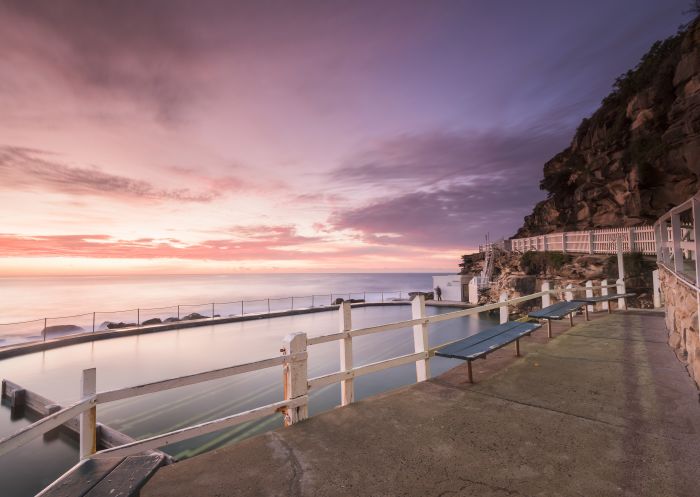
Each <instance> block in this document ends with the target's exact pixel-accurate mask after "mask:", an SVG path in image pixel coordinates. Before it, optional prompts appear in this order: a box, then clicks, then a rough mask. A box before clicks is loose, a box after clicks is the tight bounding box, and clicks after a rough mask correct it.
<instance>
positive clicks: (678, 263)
mask: <svg viewBox="0 0 700 497" xmlns="http://www.w3.org/2000/svg"><path fill="white" fill-rule="evenodd" d="M671 231H672V233H673V269H674V270H675V271H676V272H677V273H682V272H683V251H682V250H681V217H680V215H679V214H671Z"/></svg>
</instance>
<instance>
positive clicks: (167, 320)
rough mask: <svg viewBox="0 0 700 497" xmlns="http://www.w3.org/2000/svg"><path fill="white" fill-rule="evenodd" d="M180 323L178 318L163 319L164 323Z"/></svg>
mask: <svg viewBox="0 0 700 497" xmlns="http://www.w3.org/2000/svg"><path fill="white" fill-rule="evenodd" d="M178 321H180V320H179V319H178V318H165V320H164V321H163V322H164V323H177V322H178Z"/></svg>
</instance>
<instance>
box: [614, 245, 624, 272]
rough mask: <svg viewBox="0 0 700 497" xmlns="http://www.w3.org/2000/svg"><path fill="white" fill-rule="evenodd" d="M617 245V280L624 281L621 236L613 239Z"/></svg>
mask: <svg viewBox="0 0 700 497" xmlns="http://www.w3.org/2000/svg"><path fill="white" fill-rule="evenodd" d="M615 243H616V245H617V278H618V279H621V280H624V279H625V258H624V256H623V255H622V235H617V237H616V238H615Z"/></svg>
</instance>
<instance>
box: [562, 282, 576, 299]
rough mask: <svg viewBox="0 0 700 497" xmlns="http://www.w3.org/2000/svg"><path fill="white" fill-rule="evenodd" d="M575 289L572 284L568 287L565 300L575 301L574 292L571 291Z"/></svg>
mask: <svg viewBox="0 0 700 497" xmlns="http://www.w3.org/2000/svg"><path fill="white" fill-rule="evenodd" d="M573 287H574V286H573V285H572V284H571V283H569V284H568V285H566V292H564V300H568V301H569V302H571V301H572V300H574V292H573V291H571V289H572V288H573Z"/></svg>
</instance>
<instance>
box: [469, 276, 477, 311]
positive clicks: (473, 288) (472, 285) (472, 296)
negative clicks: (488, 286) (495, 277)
mask: <svg viewBox="0 0 700 497" xmlns="http://www.w3.org/2000/svg"><path fill="white" fill-rule="evenodd" d="M476 278H477V277H476V276H475V277H473V278H472V279H471V280H469V303H470V304H478V303H479V285H478V282H477V280H476Z"/></svg>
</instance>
